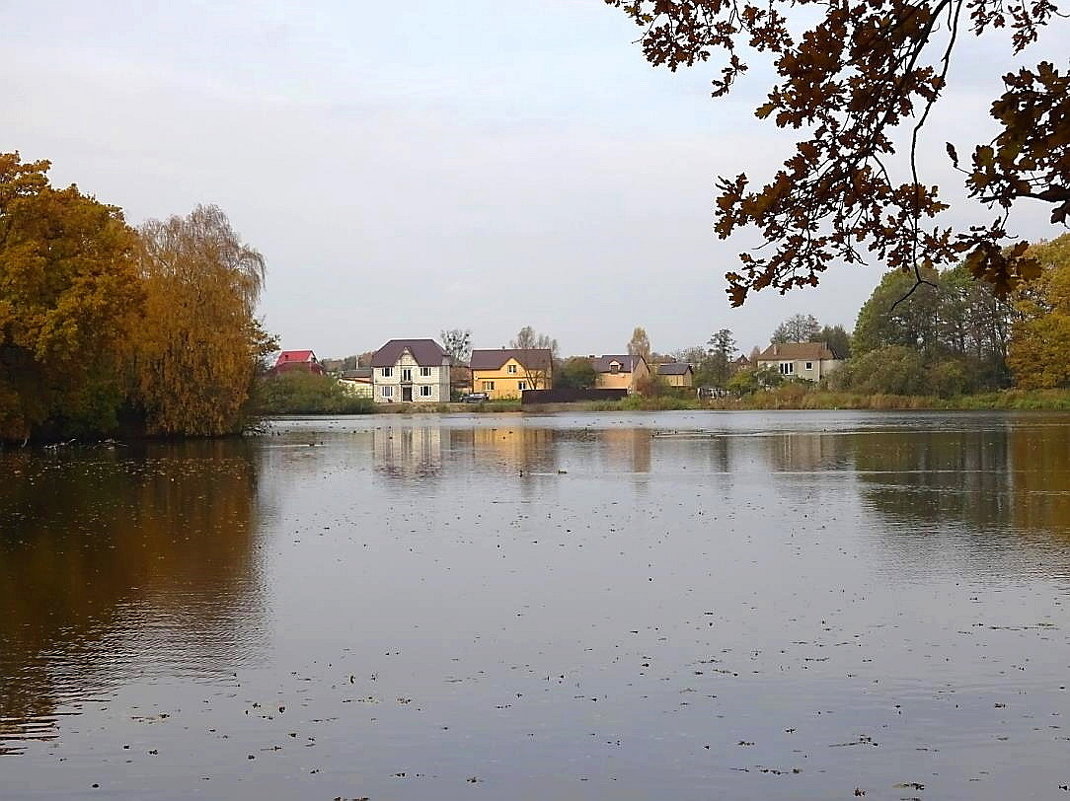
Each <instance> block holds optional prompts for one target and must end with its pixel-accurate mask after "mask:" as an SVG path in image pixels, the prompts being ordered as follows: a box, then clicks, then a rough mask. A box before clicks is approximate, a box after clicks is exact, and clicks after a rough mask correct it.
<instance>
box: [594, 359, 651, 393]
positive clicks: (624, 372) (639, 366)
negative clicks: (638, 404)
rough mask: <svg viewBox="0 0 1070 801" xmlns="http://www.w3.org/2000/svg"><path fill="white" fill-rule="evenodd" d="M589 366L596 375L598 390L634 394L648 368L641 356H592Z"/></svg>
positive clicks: (648, 373) (646, 374) (648, 372)
mask: <svg viewBox="0 0 1070 801" xmlns="http://www.w3.org/2000/svg"><path fill="white" fill-rule="evenodd" d="M591 366H593V367H594V371H595V373H597V375H598V388H599V389H626V390H628V393H629V394H631V393H634V392H635V391H636V389H637V388H638V385H639V383H640V382H641V381H642V380H643V379H644V378H650V368H649V367H647V364H646V360H645V359H644V358H643V357H642V356H600V357H596V356H592V357H591Z"/></svg>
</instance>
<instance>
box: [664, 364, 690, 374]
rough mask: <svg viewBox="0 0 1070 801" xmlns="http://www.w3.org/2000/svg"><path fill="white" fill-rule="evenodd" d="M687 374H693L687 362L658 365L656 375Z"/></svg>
mask: <svg viewBox="0 0 1070 801" xmlns="http://www.w3.org/2000/svg"><path fill="white" fill-rule="evenodd" d="M688 372H694V371H693V370H691V365H690V364H688V363H687V362H670V363H669V364H659V365H658V375H687V374H688Z"/></svg>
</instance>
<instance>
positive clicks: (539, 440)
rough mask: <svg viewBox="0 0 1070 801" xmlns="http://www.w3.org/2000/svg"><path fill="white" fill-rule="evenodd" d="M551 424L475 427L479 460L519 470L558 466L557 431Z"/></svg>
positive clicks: (484, 464)
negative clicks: (548, 425)
mask: <svg viewBox="0 0 1070 801" xmlns="http://www.w3.org/2000/svg"><path fill="white" fill-rule="evenodd" d="M556 433H557V432H555V431H553V430H551V429H547V428H527V427H524V426H507V427H494V428H476V429H473V430H472V454H473V459H474V461H475V464H476V465H477V466H482V467H490V468H492V469H494V470H504V471H507V472H515V473H520V472H524V473H542V472H551V471H554V470H556V469H557V459H556V448H555V444H556V442H555V438H554V435H555V434H556Z"/></svg>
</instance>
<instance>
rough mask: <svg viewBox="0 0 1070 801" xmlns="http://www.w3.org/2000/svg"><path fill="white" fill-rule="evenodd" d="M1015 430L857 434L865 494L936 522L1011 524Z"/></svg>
mask: <svg viewBox="0 0 1070 801" xmlns="http://www.w3.org/2000/svg"><path fill="white" fill-rule="evenodd" d="M1013 431H1014V429H998V430H987V431H986V430H965V431H916V432H910V431H907V432H902V431H900V432H895V433H868V434H863V435H860V436H857V437H852V443H853V445H854V451H855V467H856V469H857V470H858V471H859V477H860V479H861V481H862V482H863V486H864V487H865V497H866V498H867V499H868V500H869V501H870V502H871V503H872V504H873V505H874V506H875V507H876V508H877V509H878V510H880V511H882V512H888V513H892V514H894V515H895V516H896V517H898V518H900V519H903V520H916V521H917V522H918V523H919V524H928V525H932V524H933V523H934V522H936V521H938V520H942V519H946V518H950V519H953V520H955V521H959V522H967V523H970V524H972V525H975V526H979V527H981V528H991V527H994V526H1000V525H1006V524H1007V523H1008V522H1009V519H1010V508H1011V505H1012V498H1011V492H1012V486H1011V475H1010V472H1009V471H1010V468H1011V462H1010V454H1009V445H1008V438H1009V437H1010V436H1014V434H1013Z"/></svg>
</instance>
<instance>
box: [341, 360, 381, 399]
mask: <svg viewBox="0 0 1070 801" xmlns="http://www.w3.org/2000/svg"><path fill="white" fill-rule="evenodd" d="M338 383H339V384H341V385H342V389H344V390H345V391H346V394H347V395H352V396H353V397H356V398H371V397H374V396H375V386H374V384H373V383H372V368H370V367H358V368H357V369H356V370H343V371H342V372H341V373H339V374H338Z"/></svg>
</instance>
